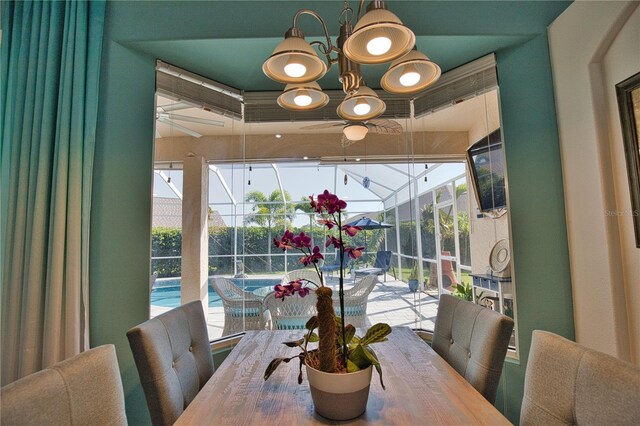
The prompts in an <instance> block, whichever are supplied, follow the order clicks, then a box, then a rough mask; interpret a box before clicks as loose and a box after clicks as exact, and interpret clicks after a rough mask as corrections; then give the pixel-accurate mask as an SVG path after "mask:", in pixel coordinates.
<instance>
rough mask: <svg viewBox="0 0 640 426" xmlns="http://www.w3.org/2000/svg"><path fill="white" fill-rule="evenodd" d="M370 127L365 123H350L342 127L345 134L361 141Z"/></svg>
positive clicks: (348, 137)
mask: <svg viewBox="0 0 640 426" xmlns="http://www.w3.org/2000/svg"><path fill="white" fill-rule="evenodd" d="M368 132H369V128H368V127H367V126H365V125H364V124H358V123H355V124H348V125H346V126H345V127H344V129H342V133H343V134H344V136H345V137H346V138H347V139H349V140H350V141H360V140H362V139H364V137H365V136H367V133H368Z"/></svg>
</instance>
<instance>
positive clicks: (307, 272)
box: [281, 269, 320, 289]
mask: <svg viewBox="0 0 640 426" xmlns="http://www.w3.org/2000/svg"><path fill="white" fill-rule="evenodd" d="M298 279H303V280H308V281H311V282H312V283H316V284H317V283H318V281H320V278H319V277H318V274H317V272H316V270H315V269H296V270H294V271H289V272H288V273H286V274H285V276H284V277H282V282H281V284H282V285H284V284H289V283H290V282H291V281H293V280H298ZM310 288H311V289H313V286H310Z"/></svg>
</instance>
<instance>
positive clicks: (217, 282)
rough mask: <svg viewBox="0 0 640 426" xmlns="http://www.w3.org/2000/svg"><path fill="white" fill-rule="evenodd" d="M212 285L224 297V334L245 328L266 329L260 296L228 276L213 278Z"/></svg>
mask: <svg viewBox="0 0 640 426" xmlns="http://www.w3.org/2000/svg"><path fill="white" fill-rule="evenodd" d="M211 285H212V286H213V289H214V290H215V291H216V293H218V296H220V299H222V306H223V307H224V329H223V330H222V335H223V336H227V335H229V334H233V333H240V332H242V331H245V330H263V329H264V324H265V320H264V315H263V307H262V298H261V297H260V296H256V295H255V294H253V293H251V292H250V291H244V290H242V289H241V288H240V287H238V286H237V285H235V284H234V283H233V282H232V281H230V280H228V279H226V278H212V279H211Z"/></svg>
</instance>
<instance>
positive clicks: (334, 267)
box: [320, 251, 351, 276]
mask: <svg viewBox="0 0 640 426" xmlns="http://www.w3.org/2000/svg"><path fill="white" fill-rule="evenodd" d="M343 258H344V259H343V261H342V262H343V264H344V267H345V269H346V268H347V267H350V265H351V258H350V257H349V254H348V253H346V252H345V253H344V256H343ZM335 259H336V260H335V261H334V262H333V263H330V264H328V265H327V264H326V263H325V264H324V265H322V266H321V267H320V270H321V271H322V272H323V273H325V272H327V273H329V275H330V276H332V275H333V273H334V272H335V271H338V270H340V252H339V251H336V257H335Z"/></svg>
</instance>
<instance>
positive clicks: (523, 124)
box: [90, 2, 573, 425]
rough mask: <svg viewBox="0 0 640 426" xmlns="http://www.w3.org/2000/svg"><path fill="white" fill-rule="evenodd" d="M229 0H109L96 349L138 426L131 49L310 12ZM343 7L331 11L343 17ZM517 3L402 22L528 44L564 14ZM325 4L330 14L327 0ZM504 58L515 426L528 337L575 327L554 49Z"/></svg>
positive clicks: (145, 183) (144, 190) (148, 65)
mask: <svg viewBox="0 0 640 426" xmlns="http://www.w3.org/2000/svg"><path fill="white" fill-rule="evenodd" d="M225 3H226V4H225ZM225 3H223V2H195V3H189V2H180V3H167V2H109V3H108V7H107V19H106V26H105V40H104V58H103V61H102V74H101V81H100V83H101V88H100V110H99V122H98V133H97V142H96V153H95V170H94V185H93V206H92V216H91V250H90V252H91V260H90V262H91V264H90V271H91V295H90V296H91V297H90V316H91V317H90V320H91V323H90V324H91V344H92V346H95V345H99V344H104V343H113V344H115V345H116V348H117V353H118V361H119V363H120V368H121V371H122V377H123V385H124V390H125V397H126V404H127V415H128V417H129V422H130V424H132V425H137V424H145V423H148V422H149V416H148V413H147V409H146V404H145V401H144V396H143V393H142V390H141V387H140V384H139V381H138V376H137V371H136V369H135V365H134V362H133V359H132V357H131V353H130V350H129V345H128V342H127V340H126V335H125V333H126V331H127V330H128V329H129V328H131V327H132V326H134V325H136V324H138V323H140V322H143V321H145V320H146V319H147V318H148V315H149V271H150V258H151V254H150V253H151V249H150V224H151V183H152V173H153V170H152V153H153V125H154V115H155V114H154V104H153V102H154V86H155V57H153V56H151V55H146V54H144V53H141V52H139V51H136V50H132V49H130V48H127V47H126V43H127V42H132V41H140V40H156V41H158V40H172V39H188V38H192V39H206V38H227V37H242V36H249V35H257V36H260V35H265V36H271V37H276V36H281V33H282V31H284V29H283V28H281V27H283V25H284V26H286V24H288V22H289V21H288V19H289V18H286V19H284V20H285V21H286V23H285V24H280V22H282V21H283V18H282V17H280V16H279V13H280V12H282V13H283V16H286V17H289V16H291V15H292V14H293V13H294V12H295V10H297V9H298V8H299V7H301V6H302V7H305V6H306V7H308V6H309V4H305V3H299V4H297V5H293V4H291V3H289V2H285V3H279V4H278V5H277V6H274V5H273V4H270V3H268V2H263V3H251V2H235V3H233V7H231V6H230V5H231V4H232V3H231V2H225ZM307 3H308V2H307ZM339 3H340V2H339ZM339 3H335V2H334V5H333V6H332V7H333V8H335V7H338V8H339V7H340V6H339ZM393 3H397V4H398V5H399V6H398V7H400V6H401V3H400V2H393ZM404 3H407V5H405V7H412V5H416V4H418V3H417V2H404ZM456 3H457V4H456ZM515 3H517V5H515V6H514V4H515ZM515 3H514V4H506V3H504V2H476V3H469V2H465V3H464V4H461V3H460V2H433V3H424V4H425V6H424V7H423V8H424V9H425V10H424V12H422V13H420V14H416V13H414V14H413V15H412V14H411V13H404V14H402V16H408V17H409V18H407V19H406V21H407V22H406V23H407V24H408V25H409V26H412V27H414V28H415V29H416V31H420V27H421V26H422V27H424V26H425V25H426V24H425V22H426V20H425V19H421V16H428V17H429V22H432V23H433V24H434V30H433V34H467V35H473V34H496V33H499V34H517V35H518V37H521V36H522V34H527V33H532V32H537V33H538V34H544V32H545V26H546V25H547V24H548V23H549V22H550V21H549V20H550V19H552V17H553V16H555V15H557V13H559V11H560V10H562V9H564V7H566V5H564V6H558V5H559V4H560V3H557V2H544V3H546V4H547V6H544V7H547V8H552V7H553V8H556V9H554V10H553V11H551V12H549V11H547V12H546V15H545V16H544V17H540V16H539V15H536V14H535V13H534V12H535V10H533V11H532V10H530V9H531V7H532V6H531V5H532V4H533V3H539V2H531V3H527V2H515ZM316 4H318V5H319V7H321V8H326V7H327V6H326V2H323V3H322V4H320V3H317V2H316V3H315V4H314V6H315V5H316ZM336 4H338V6H335V5H336ZM501 4H502V5H505V6H501ZM540 7H542V6H540ZM501 8H502V9H501ZM256 9H259V10H256ZM327 13H329V12H327ZM527 14H528V15H529V16H527ZM521 15H522V16H521ZM250 16H254V17H259V18H261V19H255V18H253V19H250ZM454 18H455V19H454ZM411 20H412V21H411ZM273 22H276V24H273ZM443 22H447V25H444V24H443ZM532 37H533V36H532ZM485 53H487V52H479V54H478V56H481V55H483V54H485ZM497 53H498V63H499V65H498V72H499V78H500V99H501V108H502V118H503V128H504V138H505V145H506V147H505V152H506V158H507V168H508V179H509V182H508V184H509V193H510V203H511V204H510V209H511V210H510V213H511V220H512V235H513V242H514V247H513V255H514V261H515V279H516V282H517V307H518V326H519V328H520V341H519V344H520V348H521V362H520V363H518V364H512V363H509V364H507V365H506V368H505V374H504V377H503V380H502V383H503V386H502V388H501V394H500V396H499V401H505V402H506V404H505V406H501V405H502V404H500V403H499V404H498V405H499V407H500V408H502V409H503V410H504V412H505V413H506V414H507V415H508V416H509V418H510V419H511V420H513V421H515V420H516V419H517V418H518V413H519V407H520V399H521V397H522V385H523V377H524V369H525V363H524V361H526V355H527V353H528V350H529V344H530V336H531V330H533V329H535V328H544V329H547V330H552V331H555V332H558V333H560V334H562V335H565V336H568V337H573V322H572V307H571V306H572V305H571V293H570V289H571V286H570V276H569V262H568V255H567V239H566V231H565V219H564V205H563V196H562V178H561V169H560V155H559V148H558V136H557V129H556V119H555V111H554V103H553V88H552V83H551V72H550V66H549V57H548V47H547V40H546V37H545V36H544V35H539V36H537V37H533V38H532V39H531V40H530V41H528V42H526V43H522V44H519V45H517V46H513V47H511V48H508V49H504V50H501V51H498V52H497ZM161 59H162V58H161ZM176 65H178V66H183V67H185V68H189V64H182V63H177V64H176ZM225 66H229V64H225ZM258 72H259V71H258ZM209 77H213V76H212V75H209ZM504 390H506V392H505V391H504Z"/></svg>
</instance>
